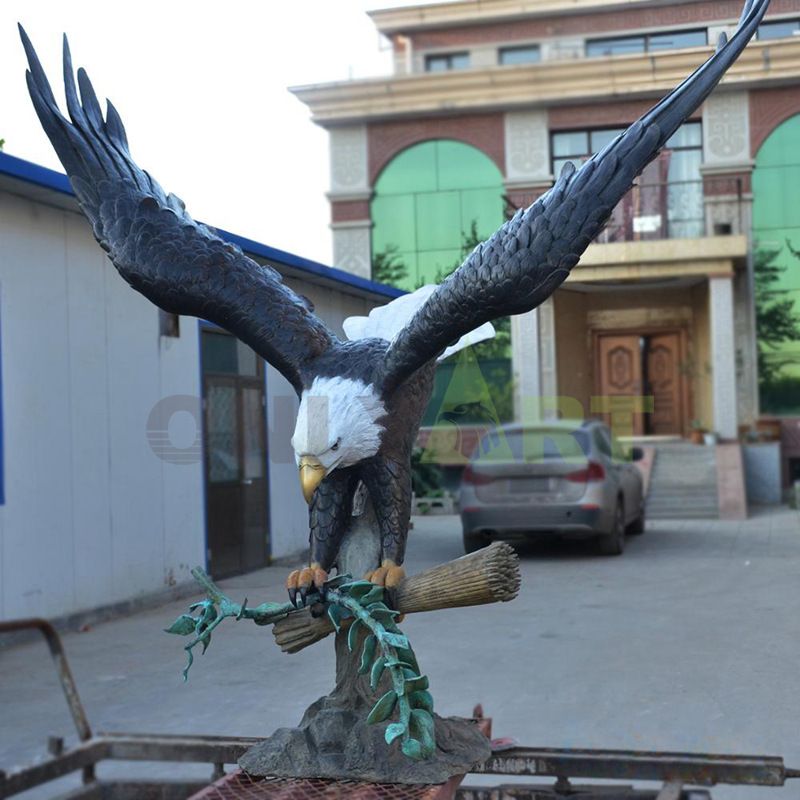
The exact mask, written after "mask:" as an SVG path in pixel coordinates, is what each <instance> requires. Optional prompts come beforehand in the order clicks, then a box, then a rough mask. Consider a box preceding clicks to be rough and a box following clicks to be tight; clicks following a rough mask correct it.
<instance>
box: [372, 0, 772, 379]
mask: <svg viewBox="0 0 800 800" xmlns="http://www.w3.org/2000/svg"><path fill="white" fill-rule="evenodd" d="M768 5H769V0H745V4H744V9H743V12H742V17H741V19H740V21H739V26H738V28H737V30H736V32H735V33H734V34H733V36H732V37H731V38H730V40H729V41H726V40H725V38H724V37H722V38H720V41H719V43H718V46H717V50H716V52H715V53H714V55H712V56H711V58H709V59H708V61H706V62H705V63H704V64H703V65H702V66H700V67H699V68H698V69H697V70H695V71H694V72H693V73H692V74H691V75H690V76H689V77H688V78H686V80H684V81H683V82H682V83H681V84H680V85H679V86H678V87H677V88H676V89H674V90H673V91H672V92H670V94H668V95H667V96H666V97H665V98H664V99H663V100H661V102H659V103H658V104H656V105H655V106H654V107H653V108H652V109H650V111H648V112H647V113H646V114H645V115H644V116H643V117H641V118H640V119H638V120H637V121H636V122H634V123H633V124H632V125H631V126H630V127H629V128H628V129H627V130H626V131H624V132H623V133H622V134H620V135H619V136H618V137H617V138H616V139H615V140H614V141H612V142H611V143H609V145H608V146H606V147H605V148H604V149H603V150H602V151H601V152H599V153H597V154H596V155H595V156H593V157H592V158H591V159H589V160H588V161H587V162H586V163H585V164H584V165H583V166H582V167H581V168H580V169H579V170H576V169H575V167H574V166H573V165H572V164H567V165H566V166H565V167H564V169H563V170H562V171H561V175H560V176H559V178H558V180H557V181H556V184H555V186H553V188H552V189H550V190H549V191H548V192H547V193H546V194H544V195H542V197H540V198H539V199H538V200H537V201H536V202H535V203H534V204H533V205H532V206H530V207H529V208H527V209H524V210H523V209H520V210H519V211H518V212H517V213H516V214H515V215H514V217H513V218H512V219H510V220H509V221H508V222H506V223H505V224H504V225H503V226H502V227H501V228H500V229H499V230H498V231H497V232H496V233H495V234H494V235H493V236H492V237H491V238H489V239H488V240H487V241H485V242H483V243H482V244H480V245H478V247H476V248H475V250H474V251H473V252H472V253H471V254H470V255H469V256H468V257H467V259H466V260H465V261H464V263H463V264H462V265H461V266H460V267H459V268H458V269H457V270H456V271H455V272H454V273H452V274H451V275H450V276H449V277H448V278H447V279H446V280H445V281H444V282H443V283H442V284H441V285H440V286H439V287H438V288H437V289H436V291H434V292H433V293H432V294H431V296H430V298H429V299H428V300H427V302H426V303H425V304H424V305H423V306H422V307H421V308H420V309H419V311H417V313H416V314H415V316H414V317H413V319H412V320H411V321H410V322H409V323H408V325H406V327H405V328H404V329H403V330H402V331H401V332H400V334H399V335H398V336H397V337H396V339H395V340H394V342H393V344H392V347H391V349H390V350H389V352H388V353H387V356H386V362H385V373H384V378H383V381H382V388H383V391H384V392H389V391H391V390H392V389H393V388H394V387H396V386H397V385H399V384H400V383H402V382H403V381H404V380H405V379H406V378H408V377H409V376H410V375H411V374H413V373H414V372H415V371H416V370H417V369H419V368H420V367H421V366H422V365H423V364H425V363H427V362H428V361H430V360H431V359H433V358H436V357H437V356H438V355H439V354H440V353H441V352H442V351H443V350H444V348H445V347H446V346H447V345H449V344H450V343H452V342H453V341H454V340H457V339H458V338H459V337H461V336H463V335H464V334H465V333H467V332H468V331H470V330H473V329H474V328H476V327H477V326H479V325H481V324H482V323H484V322H487V321H489V320H492V319H496V318H497V317H502V316H507V315H509V314H521V313H524V312H526V311H529V310H530V309H532V308H535V307H536V306H538V305H539V304H540V303H542V302H543V301H544V300H546V299H547V298H548V297H549V296H550V295H551V294H552V293H553V292H554V291H555V290H556V289H557V288H558V286H560V285H561V283H562V282H563V281H564V280H565V279H566V277H567V276H568V275H569V272H570V270H571V269H572V268H573V267H574V266H575V265H576V264H577V263H578V260H579V258H580V256H581V254H582V253H583V252H584V250H586V248H587V247H588V246H589V243H590V242H591V241H592V239H594V238H595V237H596V236H597V235H598V234H599V233H600V231H601V230H602V228H603V226H604V225H605V223H606V221H607V220H608V217H609V216H610V214H611V212H612V211H613V209H614V207H615V206H616V204H617V203H618V202H619V201H620V200H621V199H622V197H623V195H624V194H625V193H626V192H627V191H628V190H629V189H630V188H631V186H632V185H633V180H634V178H635V177H636V176H637V175H638V174H639V173H640V172H641V171H642V170H643V169H644V167H645V166H647V164H649V163H650V161H652V160H653V159H654V158H655V156H656V155H657V154H658V151H659V150H660V149H661V148H662V147H663V146H664V144H665V143H666V142H667V140H668V139H669V138H670V137H671V136H672V134H673V133H674V132H675V131H676V130H677V129H678V128H679V127H680V125H681V124H682V123H683V122H684V121H685V120H686V119H687V118H688V117H689V116H690V115H691V114H692V113H693V112H694V111H695V110H696V109H697V108H698V107H699V106H700V105H701V103H702V102H703V101H704V100H705V99H706V97H708V95H709V94H710V93H711V91H712V90H713V89H714V87H715V86H716V85H717V83H719V81H720V79H721V78H722V76H723V75H724V74H725V72H726V70H727V69H728V68H729V67H730V66H731V64H733V62H734V61H735V60H736V59H737V58H738V56H739V54H740V53H741V52H742V50H743V49H744V47H745V45H746V44H747V42H748V41H749V40H750V38H751V37H752V36H753V34H754V33H755V31H756V29H757V28H758V24H759V22H760V21H761V19H762V17H763V16H764V13H765V11H766V10H767V6H768Z"/></svg>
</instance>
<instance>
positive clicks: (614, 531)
mask: <svg viewBox="0 0 800 800" xmlns="http://www.w3.org/2000/svg"><path fill="white" fill-rule="evenodd" d="M597 549H598V550H599V551H600V554H601V555H604V556H620V555H622V552H623V550H625V508H624V507H623V505H622V500H618V501H617V509H616V511H615V512H614V525H613V527H612V528H611V531H610V532H609V533H604V534H603V535H602V536H601V537H600V538H599V539H598V541H597Z"/></svg>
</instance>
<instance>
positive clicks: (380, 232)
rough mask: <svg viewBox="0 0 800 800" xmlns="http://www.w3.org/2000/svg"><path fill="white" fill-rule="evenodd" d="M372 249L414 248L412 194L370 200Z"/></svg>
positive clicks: (377, 250)
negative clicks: (372, 226)
mask: <svg viewBox="0 0 800 800" xmlns="http://www.w3.org/2000/svg"><path fill="white" fill-rule="evenodd" d="M372 220H373V225H374V228H373V232H372V249H373V252H375V253H382V252H384V251H385V250H386V248H387V247H396V248H397V249H398V250H403V251H405V250H411V251H413V250H416V249H417V240H416V223H415V219H414V195H412V194H397V195H387V196H385V197H384V196H378V197H376V198H375V199H374V200H373V201H372Z"/></svg>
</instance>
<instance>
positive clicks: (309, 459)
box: [300, 456, 325, 505]
mask: <svg viewBox="0 0 800 800" xmlns="http://www.w3.org/2000/svg"><path fill="white" fill-rule="evenodd" d="M324 477H325V467H323V466H322V464H320V463H319V460H318V459H316V458H314V456H303V457H302V458H301V459H300V486H302V487H303V497H305V499H306V503H308V504H309V505H311V498H312V497H313V496H314V490H315V489H316V488H317V486H319V485H320V483H322V479H323V478H324Z"/></svg>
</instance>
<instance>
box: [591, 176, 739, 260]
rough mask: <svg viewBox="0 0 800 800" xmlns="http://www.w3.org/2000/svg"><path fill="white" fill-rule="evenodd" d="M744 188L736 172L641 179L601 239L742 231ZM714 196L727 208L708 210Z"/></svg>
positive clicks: (684, 236)
mask: <svg viewBox="0 0 800 800" xmlns="http://www.w3.org/2000/svg"><path fill="white" fill-rule="evenodd" d="M743 188H744V187H743V181H742V178H740V177H730V176H719V177H717V176H713V177H706V178H705V179H702V180H701V179H697V180H686V181H664V182H657V183H651V182H642V183H637V184H636V185H635V186H634V187H633V189H631V190H630V191H629V192H628V193H627V194H626V195H625V197H624V198H623V199H622V201H621V202H620V203H619V204H618V205H617V206H616V208H615V209H614V211H613V212H612V214H611V218H610V219H609V221H608V224H607V225H606V227H605V228H604V229H603V231H602V232H601V233H600V235H599V236H598V237H597V239H596V240H595V241H596V242H597V243H599V244H608V243H611V242H639V241H649V240H655V239H693V238H698V237H701V236H712V235H723V234H728V233H736V232H739V231H741V230H742V221H743V219H742V213H743V208H742V193H743ZM712 201H714V202H716V203H718V204H722V205H724V207H725V213H724V214H722V215H716V214H714V213H708V209H707V206H708V205H709V203H710V202H712Z"/></svg>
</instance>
